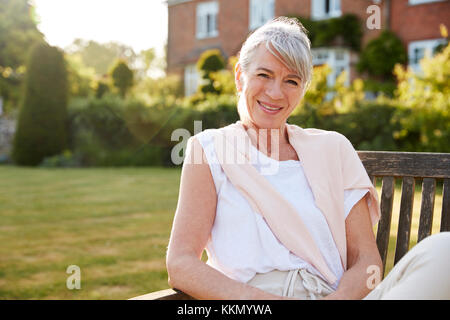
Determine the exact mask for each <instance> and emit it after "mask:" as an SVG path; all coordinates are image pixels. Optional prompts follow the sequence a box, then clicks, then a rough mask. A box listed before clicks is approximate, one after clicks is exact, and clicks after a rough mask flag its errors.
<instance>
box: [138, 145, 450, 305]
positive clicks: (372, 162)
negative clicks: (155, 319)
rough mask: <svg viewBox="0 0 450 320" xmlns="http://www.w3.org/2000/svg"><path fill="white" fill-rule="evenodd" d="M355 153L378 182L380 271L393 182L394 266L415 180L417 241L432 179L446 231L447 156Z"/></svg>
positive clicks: (170, 294) (165, 293) (404, 241)
mask: <svg viewBox="0 0 450 320" xmlns="http://www.w3.org/2000/svg"><path fill="white" fill-rule="evenodd" d="M358 154H359V157H360V158H361V160H362V162H363V164H364V167H365V168H366V170H367V173H368V174H369V176H370V177H371V179H372V182H373V183H374V184H375V183H376V179H382V186H381V198H380V207H381V219H380V222H379V223H378V227H377V235H376V241H377V246H378V250H379V251H380V255H381V258H382V260H383V268H384V267H385V266H386V258H387V253H388V245H389V238H390V235H391V233H392V232H391V218H392V207H393V200H394V190H395V180H396V179H397V180H401V182H402V193H401V200H400V213H399V222H398V230H396V233H395V234H396V245H395V257H394V265H395V264H396V263H397V262H398V261H399V260H400V259H401V258H402V257H403V256H404V255H405V253H406V252H407V251H408V248H409V243H410V237H411V222H412V214H413V204H414V191H415V185H416V182H417V181H422V202H421V207H420V218H419V230H418V236H417V242H419V241H421V240H423V239H424V238H426V237H427V236H429V235H430V234H431V228H432V225H433V212H434V199H435V193H436V180H442V181H443V183H442V184H443V191H442V208H441V221H440V232H443V231H450V154H449V153H419V152H383V151H359V152H358ZM394 232H395V230H394ZM383 276H384V275H383ZM191 299H192V297H190V296H188V295H187V294H185V293H183V292H181V291H178V290H176V289H175V290H173V289H167V290H162V291H157V292H152V293H149V294H145V295H142V296H138V297H134V298H132V299H131V300H191Z"/></svg>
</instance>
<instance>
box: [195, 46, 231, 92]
mask: <svg viewBox="0 0 450 320" xmlns="http://www.w3.org/2000/svg"><path fill="white" fill-rule="evenodd" d="M224 68H225V61H224V59H223V57H222V54H221V53H220V50H218V49H211V50H206V51H204V52H203V53H202V54H201V55H200V58H199V59H198V61H197V69H198V71H199V72H200V74H201V75H202V78H203V84H201V85H200V86H199V90H200V91H201V92H203V93H207V92H211V93H219V92H218V91H217V90H216V89H215V88H214V82H213V79H212V77H211V74H212V73H213V72H217V71H219V70H222V69H224Z"/></svg>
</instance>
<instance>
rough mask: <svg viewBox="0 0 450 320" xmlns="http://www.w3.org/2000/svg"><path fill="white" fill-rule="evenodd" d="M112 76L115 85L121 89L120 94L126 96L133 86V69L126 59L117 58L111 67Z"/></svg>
mask: <svg viewBox="0 0 450 320" xmlns="http://www.w3.org/2000/svg"><path fill="white" fill-rule="evenodd" d="M110 74H111V78H112V81H113V85H114V86H115V87H116V88H117V89H118V90H119V92H120V95H121V96H122V97H125V95H126V94H127V92H128V90H129V89H130V88H131V87H132V86H133V83H134V81H133V77H134V75H133V71H132V70H131V69H130V68H129V67H128V65H127V63H126V62H125V61H124V60H121V59H119V60H117V61H116V63H115V64H114V66H113V67H112V68H111V72H110Z"/></svg>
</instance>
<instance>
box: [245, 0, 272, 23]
mask: <svg viewBox="0 0 450 320" xmlns="http://www.w3.org/2000/svg"><path fill="white" fill-rule="evenodd" d="M249 11H250V19H249V21H250V25H249V28H250V30H253V29H256V28H258V27H260V26H262V25H263V24H265V23H266V22H267V21H269V20H271V19H273V17H274V15H275V0H250V10H249Z"/></svg>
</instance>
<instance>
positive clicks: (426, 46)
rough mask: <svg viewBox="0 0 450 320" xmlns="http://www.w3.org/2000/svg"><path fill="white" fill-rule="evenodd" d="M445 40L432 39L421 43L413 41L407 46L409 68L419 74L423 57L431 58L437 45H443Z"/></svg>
mask: <svg viewBox="0 0 450 320" xmlns="http://www.w3.org/2000/svg"><path fill="white" fill-rule="evenodd" d="M445 43H446V41H445V39H433V40H423V41H413V42H410V43H409V45H408V61H409V65H410V67H411V68H412V69H413V70H414V71H416V72H420V70H421V69H420V60H421V59H422V58H424V57H425V56H433V55H434V54H435V52H436V49H437V47H438V46H439V45H441V44H445Z"/></svg>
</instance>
